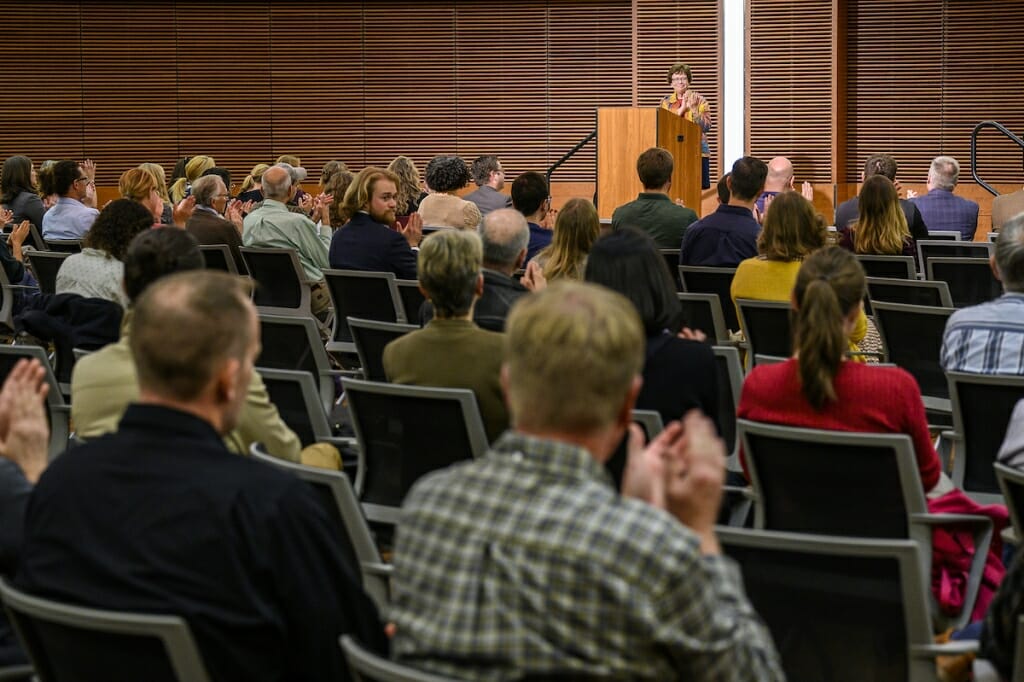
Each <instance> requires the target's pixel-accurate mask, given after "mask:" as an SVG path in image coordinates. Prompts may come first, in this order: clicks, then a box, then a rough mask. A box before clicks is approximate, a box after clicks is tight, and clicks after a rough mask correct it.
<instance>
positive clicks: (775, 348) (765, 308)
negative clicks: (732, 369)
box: [736, 299, 793, 365]
mask: <svg viewBox="0 0 1024 682" xmlns="http://www.w3.org/2000/svg"><path fill="white" fill-rule="evenodd" d="M736 305H737V306H738V307H739V309H740V315H741V317H742V321H743V333H744V334H745V335H746V337H747V346H748V348H747V357H748V361H747V364H748V365H750V364H752V360H751V358H752V357H753V356H754V355H774V356H777V357H783V358H787V357H789V356H790V355H792V354H793V331H792V326H791V324H790V319H789V311H790V304H789V303H788V302H779V301H754V300H750V299H737V301H736Z"/></svg>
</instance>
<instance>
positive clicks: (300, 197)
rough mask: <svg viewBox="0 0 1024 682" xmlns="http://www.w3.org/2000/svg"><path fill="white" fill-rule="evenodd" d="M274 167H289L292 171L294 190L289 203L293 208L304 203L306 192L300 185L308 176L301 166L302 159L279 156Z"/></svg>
mask: <svg viewBox="0 0 1024 682" xmlns="http://www.w3.org/2000/svg"><path fill="white" fill-rule="evenodd" d="M274 165H275V166H281V165H284V166H288V167H290V169H291V171H292V184H293V185H295V187H296V189H295V196H293V197H292V200H291V202H289V203H290V204H293V205H295V206H300V205H301V204H302V203H303V202H304V201H306V192H305V191H304V190H303V189H302V185H301V184H300V183H301V182H302V181H303V180H305V179H306V178H307V177H308V176H309V173H308V171H306V169H305V168H304V167H303V166H302V159H300V158H299V157H297V156H295V155H294V154H281V156H279V157H277V160H276V161H274ZM305 213H306V214H307V215H308V214H309V211H308V210H306V211H305Z"/></svg>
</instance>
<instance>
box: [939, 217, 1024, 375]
mask: <svg viewBox="0 0 1024 682" xmlns="http://www.w3.org/2000/svg"><path fill="white" fill-rule="evenodd" d="M990 262H991V265H992V272H993V273H995V276H996V278H998V279H999V281H1001V282H1002V283H1003V291H1004V293H1003V295H1002V296H1000V297H999V298H997V299H995V300H994V301H988V302H986V303H981V304H979V305H975V306H971V307H969V308H962V309H960V310H957V311H956V312H955V313H953V314H952V315H951V316H950V318H949V321H948V322H946V332H945V334H944V335H943V337H942V355H941V359H942V368H943V369H944V370H945V371H947V372H974V373H977V374H1011V375H1024V356H1022V354H1021V348H1024V215H1019V216H1016V217H1014V218H1011V219H1010V220H1009V221H1008V222H1007V223H1006V224H1005V225H1003V229H1002V230H1000V232H999V237H998V238H997V239H996V244H995V254H994V255H993V256H992V258H990Z"/></svg>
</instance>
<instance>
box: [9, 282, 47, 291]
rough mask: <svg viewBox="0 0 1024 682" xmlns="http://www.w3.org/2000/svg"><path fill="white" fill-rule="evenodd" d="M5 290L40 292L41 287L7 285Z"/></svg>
mask: <svg viewBox="0 0 1024 682" xmlns="http://www.w3.org/2000/svg"><path fill="white" fill-rule="evenodd" d="M4 289H25V290H26V291H39V287H33V286H29V285H28V284H5V285H4Z"/></svg>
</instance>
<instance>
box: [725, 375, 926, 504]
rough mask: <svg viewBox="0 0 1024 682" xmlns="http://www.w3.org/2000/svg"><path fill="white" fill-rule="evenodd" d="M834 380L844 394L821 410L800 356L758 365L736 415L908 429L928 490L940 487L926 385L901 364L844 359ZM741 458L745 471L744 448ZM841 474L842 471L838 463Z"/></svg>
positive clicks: (820, 425)
mask: <svg viewBox="0 0 1024 682" xmlns="http://www.w3.org/2000/svg"><path fill="white" fill-rule="evenodd" d="M833 385H834V386H835V390H836V396H838V398H839V400H838V401H836V402H832V403H827V404H826V405H825V407H824V408H823V409H822V410H821V411H820V412H818V411H816V410H815V409H814V408H812V407H811V405H810V403H808V402H807V398H805V397H804V394H803V391H801V390H800V375H799V372H798V369H797V363H796V359H789V360H787V361H786V362H782V363H779V364H776V365H762V366H760V367H755V368H754V370H753V371H752V372H751V373H750V375H749V376H748V377H747V379H746V381H744V382H743V393H742V395H741V396H740V405H739V407H738V408H737V410H736V415H737V416H738V417H740V418H741V419H750V420H751V421H758V422H767V423H770V424H782V425H785V426H798V427H804V428H811V429H828V430H832V431H859V432H863V433H905V434H907V435H908V436H910V439H911V441H913V443H914V454H915V456H916V458H917V468H918V471H920V472H921V484H922V486H923V487H924V490H925V492H927V491H929V490H931V489H932V488H933V487H935V484H936V483H938V482H939V474H940V472H941V470H942V467H941V464H940V463H939V456H938V455H937V454H935V448H934V447H933V446H932V441H931V438H930V437H929V435H928V422H927V421H926V420H925V415H924V403H923V402H922V401H921V390H920V389H919V388H918V386H917V382H916V381H915V380H914V377H912V376H911V375H910V374H909V373H907V372H906V371H904V370H902V369H899V368H897V367H872V366H871V365H865V364H863V363H859V362H843V363H842V364H841V365H840V367H839V372H838V374H836V377H835V381H834V383H833ZM740 462H741V463H742V465H743V471H744V472H745V473H746V472H747V464H746V461H745V460H744V458H743V453H742V452H741V453H740ZM836 474H837V475H841V474H842V471H841V470H840V468H839V467H837V469H836ZM747 476H748V478H749V473H748V474H747Z"/></svg>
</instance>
